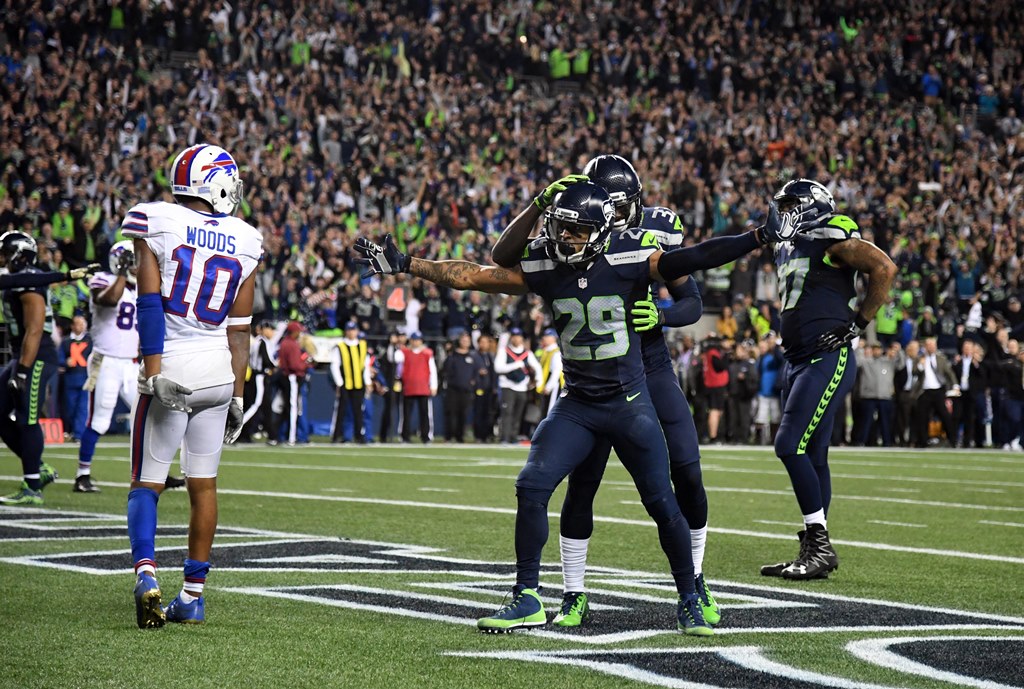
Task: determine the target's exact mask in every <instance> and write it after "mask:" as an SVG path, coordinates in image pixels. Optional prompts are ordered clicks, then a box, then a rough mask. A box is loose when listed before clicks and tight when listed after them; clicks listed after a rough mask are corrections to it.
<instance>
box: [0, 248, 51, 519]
mask: <svg viewBox="0 0 1024 689" xmlns="http://www.w3.org/2000/svg"><path fill="white" fill-rule="evenodd" d="M36 254H37V247H36V241H35V240H34V239H33V238H32V237H30V236H29V235H27V234H24V233H23V232H7V233H6V234H4V235H3V236H2V237H0V260H2V261H3V264H4V267H5V268H6V269H7V270H8V271H9V272H10V274H11V275H12V276H14V277H15V278H16V277H17V276H19V275H24V276H25V277H26V278H33V277H34V276H36V275H42V271H40V270H39V269H38V268H37V267H36V265H35V263H36ZM9 282H10V283H13V284H18V283H19V282H20V284H21V285H23V286H20V287H10V288H8V289H6V290H4V293H3V311H4V321H5V322H6V323H7V324H8V328H9V330H10V335H11V348H12V349H13V351H14V358H13V359H12V361H11V362H10V363H9V364H7V366H5V367H4V369H3V371H2V372H0V400H2V402H0V437H2V438H3V441H4V443H5V444H6V445H7V447H8V448H10V450H11V452H13V453H14V454H16V455H18V457H19V458H20V459H21V467H22V471H23V472H24V480H23V481H22V483H21V487H20V489H19V490H18V491H17V492H16V493H14V494H13V495H9V496H7V497H5V498H0V504H5V505H42V504H43V495H42V489H43V488H44V487H46V486H47V485H48V484H50V483H52V482H53V481H54V480H55V479H56V478H57V472H56V471H54V469H53V467H51V466H50V465H49V464H45V463H43V461H42V457H43V431H42V429H41V428H40V427H39V413H40V411H41V410H42V407H43V403H44V402H45V398H46V387H47V384H48V383H49V381H50V378H51V377H53V375H54V374H55V373H56V372H57V347H56V346H55V345H54V343H53V337H52V335H53V311H52V310H51V309H50V300H49V299H48V294H47V288H46V287H45V286H25V285H26V284H28V283H29V282H32V280H27V281H24V282H21V281H16V280H11V281H9Z"/></svg>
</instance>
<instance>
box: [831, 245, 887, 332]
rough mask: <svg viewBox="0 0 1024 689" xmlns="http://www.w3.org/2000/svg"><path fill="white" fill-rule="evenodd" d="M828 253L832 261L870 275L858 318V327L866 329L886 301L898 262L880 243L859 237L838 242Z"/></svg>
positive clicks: (856, 320) (856, 321)
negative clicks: (877, 244) (884, 250)
mask: <svg viewBox="0 0 1024 689" xmlns="http://www.w3.org/2000/svg"><path fill="white" fill-rule="evenodd" d="M825 253H827V254H828V256H829V258H830V259H831V260H832V261H834V262H839V263H842V264H844V265H848V266H850V267H851V268H854V269H856V270H857V271H858V272H860V273H864V274H866V275H867V276H868V293H867V295H866V296H865V297H864V301H863V302H862V303H861V305H860V310H859V311H858V312H857V317H856V319H855V320H854V322H855V323H856V324H857V327H859V328H861V329H862V330H863V329H864V328H866V327H867V325H868V323H870V322H871V319H873V318H874V317H875V314H877V313H878V309H880V308H881V307H882V305H883V304H885V302H886V298H887V297H888V295H889V290H890V289H891V288H892V281H893V279H894V278H895V277H896V264H895V263H893V262H892V259H890V258H889V257H888V256H887V255H886V254H885V253H884V252H883V251H882V250H881V249H879V248H878V247H877V246H875V245H874V244H872V243H871V242H868V241H865V240H863V239H857V238H851V239H846V240H843V241H841V242H837V243H835V244H833V245H832V246H830V247H829V248H828V249H827V250H826V252H825Z"/></svg>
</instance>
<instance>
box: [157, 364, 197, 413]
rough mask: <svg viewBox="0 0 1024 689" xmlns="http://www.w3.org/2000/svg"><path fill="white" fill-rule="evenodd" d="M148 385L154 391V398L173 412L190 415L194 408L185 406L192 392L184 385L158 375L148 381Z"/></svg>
mask: <svg viewBox="0 0 1024 689" xmlns="http://www.w3.org/2000/svg"><path fill="white" fill-rule="evenodd" d="M146 385H148V386H149V388H150V389H151V390H152V391H153V396H154V397H156V398H157V400H159V402H160V404H162V405H164V406H165V407H167V408H168V409H170V410H171V411H183V412H185V413H190V412H191V411H192V407H189V406H188V405H186V404H185V395H191V394H192V391H191V390H189V389H188V388H186V387H185V386H184V385H180V384H178V383H175V382H174V381H173V380H170V379H169V378H164V377H163V375H162V374H160V373H157V374H156V375H152V376H150V377H149V378H147V379H146Z"/></svg>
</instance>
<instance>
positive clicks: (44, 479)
mask: <svg viewBox="0 0 1024 689" xmlns="http://www.w3.org/2000/svg"><path fill="white" fill-rule="evenodd" d="M58 478H60V477H59V476H58V475H57V470H56V469H54V468H53V467H52V466H50V465H49V464H47V463H46V462H43V463H42V464H40V465H39V490H42V489H43V488H46V487H47V486H48V485H50V484H51V483H53V482H54V481H56V480H57V479H58Z"/></svg>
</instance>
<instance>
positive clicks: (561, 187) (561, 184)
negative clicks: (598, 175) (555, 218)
mask: <svg viewBox="0 0 1024 689" xmlns="http://www.w3.org/2000/svg"><path fill="white" fill-rule="evenodd" d="M589 181H590V178H589V177H587V176H586V175H566V176H565V177H562V178H561V179H557V180H555V181H554V182H552V183H551V184H549V185H548V186H547V187H545V188H544V191H542V192H541V193H539V194H538V195H537V198H535V199H534V200H533V202H534V203H535V204H536V205H537V208H539V209H541V210H544V209H545V208H547V207H548V206H550V205H551V202H552V201H554V200H555V194H559V193H561V192H563V191H565V190H566V189H568V188H569V187H571V186H572V185H574V184H577V183H579V182H589Z"/></svg>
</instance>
